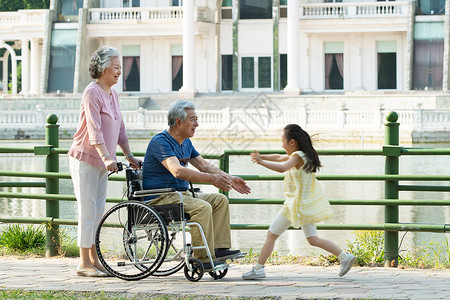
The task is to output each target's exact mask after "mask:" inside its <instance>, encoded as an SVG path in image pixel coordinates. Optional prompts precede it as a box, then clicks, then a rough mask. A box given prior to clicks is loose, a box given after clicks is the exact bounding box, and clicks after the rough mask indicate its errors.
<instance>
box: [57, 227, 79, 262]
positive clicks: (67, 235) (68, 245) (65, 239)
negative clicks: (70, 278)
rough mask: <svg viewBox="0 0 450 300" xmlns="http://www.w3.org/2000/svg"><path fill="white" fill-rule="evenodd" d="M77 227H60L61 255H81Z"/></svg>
mask: <svg viewBox="0 0 450 300" xmlns="http://www.w3.org/2000/svg"><path fill="white" fill-rule="evenodd" d="M74 231H76V227H68V228H61V227H60V228H59V238H60V245H61V249H60V251H59V252H60V255H62V256H65V257H79V256H80V248H79V247H78V245H77V242H76V237H73V236H76V233H74Z"/></svg>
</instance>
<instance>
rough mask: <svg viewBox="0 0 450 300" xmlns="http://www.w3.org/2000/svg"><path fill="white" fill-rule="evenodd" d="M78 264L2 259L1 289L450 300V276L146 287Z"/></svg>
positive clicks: (379, 272) (372, 273) (289, 271)
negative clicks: (82, 272) (83, 272)
mask: <svg viewBox="0 0 450 300" xmlns="http://www.w3.org/2000/svg"><path fill="white" fill-rule="evenodd" d="M77 262H78V260H77V259H70V258H62V259H61V258H58V259H44V258H38V259H36V258H35V259H13V258H9V257H0V265H1V267H0V289H24V290H64V291H105V292H115V293H123V295H124V296H133V295H136V296H138V293H139V296H142V295H143V294H142V293H145V295H147V296H150V295H158V294H160V295H162V294H172V295H185V296H188V295H189V296H193V297H195V296H206V295H210V296H215V297H229V298H238V297H248V298H263V297H265V298H269V297H273V298H275V299H310V298H320V299H368V298H369V299H450V284H449V280H450V272H447V271H438V270H399V269H385V268H356V267H355V268H353V269H351V270H350V272H349V273H348V274H347V275H346V276H345V277H342V278H340V277H339V276H338V275H337V273H338V267H307V266H292V265H282V266H267V267H266V273H267V278H266V279H263V280H258V281H243V280H241V274H242V273H243V272H244V271H247V270H249V269H250V266H249V265H232V266H231V267H230V269H229V270H228V274H227V275H226V276H225V277H224V278H223V279H220V280H213V279H212V278H211V277H210V276H209V275H208V274H205V275H204V277H203V278H202V279H201V280H200V281H199V282H195V283H193V282H190V281H188V280H187V279H186V278H185V277H184V273H183V271H180V272H178V273H176V274H174V275H171V276H169V277H153V276H150V277H148V278H146V279H142V280H140V281H123V280H120V279H118V278H111V277H108V278H87V277H78V276H76V274H75V269H76V266H77Z"/></svg>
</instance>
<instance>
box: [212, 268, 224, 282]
mask: <svg viewBox="0 0 450 300" xmlns="http://www.w3.org/2000/svg"><path fill="white" fill-rule="evenodd" d="M208 273H209V276H211V277H212V278H214V280H217V279H222V278H224V277H225V275H227V273H228V269H223V270H219V271H216V272H214V271H211V272H208Z"/></svg>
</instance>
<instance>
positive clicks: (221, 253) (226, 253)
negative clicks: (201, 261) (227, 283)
mask: <svg viewBox="0 0 450 300" xmlns="http://www.w3.org/2000/svg"><path fill="white" fill-rule="evenodd" d="M240 253H241V250H230V249H226V248H220V249H216V250H214V254H215V255H216V258H217V259H218V260H227V259H229V258H232V257H235V256H237V255H240Z"/></svg>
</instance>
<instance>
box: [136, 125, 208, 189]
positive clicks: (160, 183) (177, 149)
mask: <svg viewBox="0 0 450 300" xmlns="http://www.w3.org/2000/svg"><path fill="white" fill-rule="evenodd" d="M199 155H200V154H199V153H198V152H197V150H195V148H194V146H193V145H192V142H191V140H190V139H185V140H184V141H183V143H182V144H181V145H180V144H179V143H178V142H177V141H176V140H175V139H174V138H173V137H172V136H171V135H170V134H169V133H168V132H167V130H164V131H163V132H160V133H158V134H157V135H155V136H154V137H153V138H152V139H151V141H150V143H148V147H147V151H146V153H145V158H144V166H143V188H144V190H150V189H159V188H175V189H176V190H177V191H186V190H188V189H189V182H188V181H186V180H182V179H177V178H175V177H174V176H173V175H172V173H170V171H169V170H167V169H166V167H164V166H163V164H162V163H161V162H162V161H163V160H165V159H167V158H169V157H172V156H175V157H176V158H178V159H179V160H180V164H181V165H182V166H184V167H187V166H188V160H189V159H190V158H194V157H197V156H199Z"/></svg>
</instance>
